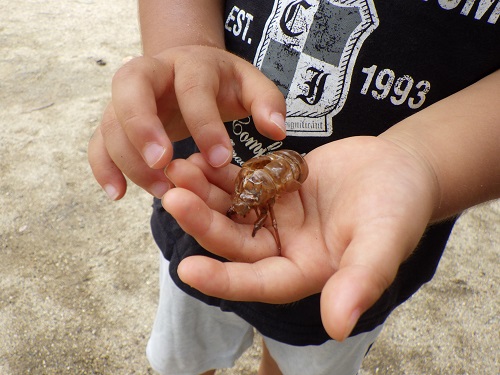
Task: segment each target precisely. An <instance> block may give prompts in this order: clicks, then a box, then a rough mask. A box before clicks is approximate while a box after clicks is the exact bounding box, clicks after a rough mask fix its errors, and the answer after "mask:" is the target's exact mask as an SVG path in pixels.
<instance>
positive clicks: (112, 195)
mask: <svg viewBox="0 0 500 375" xmlns="http://www.w3.org/2000/svg"><path fill="white" fill-rule="evenodd" d="M103 189H104V191H105V192H106V194H107V195H108V198H109V199H111V200H112V201H114V200H116V198H118V190H117V189H116V188H115V187H114V186H113V185H111V184H107V185H104V186H103Z"/></svg>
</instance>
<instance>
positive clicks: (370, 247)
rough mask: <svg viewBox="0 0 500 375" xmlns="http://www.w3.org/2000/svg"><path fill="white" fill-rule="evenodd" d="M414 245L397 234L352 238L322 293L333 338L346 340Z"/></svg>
mask: <svg viewBox="0 0 500 375" xmlns="http://www.w3.org/2000/svg"><path fill="white" fill-rule="evenodd" d="M415 246H416V245H415ZM413 248H414V246H413V245H409V244H408V243H406V244H405V245H403V244H402V243H401V242H397V241H394V238H392V239H388V241H380V239H379V241H378V242H374V241H373V238H371V239H370V238H365V239H364V240H361V241H360V240H358V241H356V240H353V241H352V242H351V244H350V245H349V246H348V248H347V249H346V251H345V253H344V255H343V257H342V260H341V263H340V267H339V270H338V271H337V272H336V273H334V274H333V275H332V276H331V277H330V279H329V280H328V281H327V282H326V284H325V286H324V288H323V291H322V294H321V318H322V322H323V326H324V327H325V329H326V331H327V332H328V334H329V335H330V336H331V337H332V338H333V339H335V340H337V341H343V340H345V339H346V338H347V337H349V335H350V333H351V331H352V330H353V328H354V326H355V325H356V323H357V321H358V319H359V317H360V316H361V314H363V313H364V312H365V311H366V310H368V309H369V308H370V307H371V306H372V305H373V304H375V302H377V300H378V299H379V298H380V296H381V295H382V293H384V291H385V290H386V289H387V288H388V287H389V285H391V283H392V282H393V280H394V278H395V277H396V274H397V272H398V269H399V266H400V264H401V263H402V262H403V261H404V259H405V258H406V257H407V256H408V255H409V254H410V252H411V251H412V250H413Z"/></svg>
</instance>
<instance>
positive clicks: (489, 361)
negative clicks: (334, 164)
mask: <svg viewBox="0 0 500 375" xmlns="http://www.w3.org/2000/svg"><path fill="white" fill-rule="evenodd" d="M0 5H1V6H0V9H1V10H2V11H1V12H0V130H1V135H0V177H1V182H0V207H1V216H0V244H1V247H0V374H6V375H9V374H13V375H18V374H150V373H153V372H152V370H151V369H150V368H149V366H148V363H147V360H146V358H145V354H144V351H145V345H146V340H147V337H148V333H149V330H150V326H151V324H152V321H153V317H154V313H155V309H156V299H157V250H156V248H155V246H154V244H153V242H152V239H151V236H150V232H149V214H150V203H151V199H150V197H149V196H148V195H147V194H146V193H144V192H142V191H140V190H139V189H138V188H134V187H131V188H130V189H129V193H128V195H127V196H126V197H125V198H124V199H123V200H122V201H121V202H118V203H112V202H109V201H108V200H107V199H106V198H105V195H104V194H103V193H102V192H101V190H100V188H99V187H98V186H97V184H96V183H95V182H94V180H93V178H92V175H91V172H90V168H89V167H88V165H87V156H86V148H87V141H88V139H89V137H90V135H91V133H92V131H93V129H94V128H95V127H96V125H97V124H98V122H99V118H100V114H101V112H102V109H103V107H104V105H105V103H106V102H107V101H108V100H109V95H110V80H111V77H112V75H113V72H114V71H115V70H116V69H117V68H118V67H119V66H120V65H121V64H122V61H123V59H124V58H126V57H127V56H130V55H136V54H139V53H140V42H139V34H138V26H137V20H136V15H135V14H136V4H135V1H133V0H114V1H97V0H75V1H56V0H19V1H7V0H0ZM499 224H500V202H499V201H497V202H492V203H490V204H487V205H484V206H482V207H479V208H475V209H473V210H471V211H469V212H468V213H466V214H465V215H464V216H463V217H462V218H461V220H460V222H459V224H458V225H457V227H456V229H455V231H454V233H453V236H452V239H451V241H450V243H449V246H448V249H447V252H446V255H445V257H444V259H443V261H442V264H441V265H440V268H439V272H438V274H437V276H436V278H435V279H434V280H433V282H431V283H430V284H428V285H427V286H425V287H424V288H423V289H422V290H421V291H420V292H419V293H418V294H417V295H416V296H415V297H414V298H412V299H411V301H409V303H407V304H406V305H405V306H403V307H401V308H399V309H398V310H397V311H396V312H395V313H394V314H393V316H392V317H391V318H390V319H389V321H388V324H387V327H386V329H385V331H384V332H383V334H382V336H381V338H380V339H379V341H378V342H377V343H376V345H375V346H374V348H373V350H372V351H371V353H370V354H369V356H368V357H367V359H366V361H365V363H364V366H363V370H362V374H363V375H367V374H498V373H499V372H500V365H499V348H500V338H499V326H500V325H499V319H498V316H499V297H498V286H499V272H498V265H499V263H500V262H499V256H500V255H499V254H500V252H499V250H500V225H499ZM259 350H260V349H259V346H258V345H255V346H254V347H253V348H252V349H251V350H250V351H249V352H248V353H247V355H246V356H245V357H244V358H243V359H242V360H241V361H240V362H239V363H238V364H237V366H236V367H235V368H233V369H231V370H223V371H221V373H224V374H255V373H256V368H257V362H258V358H259ZM312 375H314V374H312Z"/></svg>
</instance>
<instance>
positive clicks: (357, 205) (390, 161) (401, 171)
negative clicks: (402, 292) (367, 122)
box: [163, 137, 436, 340]
mask: <svg viewBox="0 0 500 375" xmlns="http://www.w3.org/2000/svg"><path fill="white" fill-rule="evenodd" d="M306 160H307V162H308V165H309V177H308V179H307V180H306V181H305V182H304V184H303V185H302V187H301V188H300V190H299V191H297V192H294V193H289V194H285V195H283V196H282V197H281V198H279V199H278V201H277V202H276V204H275V206H274V208H275V214H276V218H277V222H278V228H279V233H280V237H281V244H282V250H281V254H279V253H278V250H277V246H276V243H275V239H274V236H273V228H272V226H271V225H270V223H268V224H267V225H266V226H265V227H264V228H262V229H260V230H259V231H258V232H257V233H256V235H255V237H252V235H251V234H252V228H253V222H254V220H255V217H252V216H251V215H250V214H249V215H247V217H246V218H237V219H236V220H231V219H229V218H228V217H226V215H225V212H226V210H227V209H228V208H229V206H230V205H231V197H230V194H231V192H232V191H233V189H234V183H233V180H234V178H235V176H236V174H237V173H238V170H239V168H238V167H236V166H233V165H228V166H226V167H224V168H219V169H215V168H213V167H211V166H210V165H209V164H208V163H207V162H206V161H205V160H204V158H202V157H201V156H199V155H194V156H193V157H191V158H190V159H189V160H187V161H186V160H175V161H174V162H172V163H171V164H170V165H169V166H168V168H167V170H166V172H167V175H168V177H169V179H170V181H172V183H174V184H175V186H176V188H174V189H171V190H169V191H168V192H167V193H166V194H165V196H164V197H163V206H164V208H165V209H166V210H167V211H168V212H170V214H172V215H173V216H174V217H175V219H176V220H177V221H178V223H179V224H180V226H181V227H182V228H183V229H184V230H185V231H186V232H187V233H189V234H190V235H192V236H193V237H194V238H196V240H197V241H198V242H199V243H200V245H202V246H203V247H204V248H206V249H207V250H209V251H211V252H213V253H215V254H217V255H220V256H222V257H225V258H227V259H229V260H231V262H225V263H223V262H219V261H217V260H214V259H211V258H208V257H202V256H195V257H189V258H186V259H184V260H183V261H182V262H181V264H180V265H179V269H178V273H179V276H180V278H181V279H182V280H183V281H184V282H186V283H187V284H189V285H191V286H192V287H194V288H196V289H198V290H200V291H201V292H203V293H205V294H208V295H212V296H215V297H219V298H224V299H229V300H240V301H260V302H268V303H289V302H293V301H296V300H299V299H301V298H304V297H306V296H309V295H311V294H314V293H318V292H321V293H322V296H321V312H322V320H323V324H324V326H325V329H326V330H327V332H328V333H329V334H330V335H331V336H332V337H333V338H334V339H337V340H343V339H345V338H346V337H347V336H348V335H349V333H350V332H351V330H352V328H353V327H354V325H355V323H356V322H357V320H358V318H359V316H360V315H361V314H362V313H363V312H364V311H366V310H367V309H368V308H369V307H370V306H372V305H373V304H374V303H375V302H376V301H377V299H378V298H379V297H380V296H381V294H382V293H383V292H384V290H385V289H386V288H387V287H388V286H389V285H390V284H391V283H392V281H393V279H394V277H395V275H396V273H397V270H398V268H399V265H400V264H401V263H402V262H403V261H404V260H405V259H406V258H407V257H408V256H409V254H410V253H411V252H412V251H413V249H414V248H415V247H416V245H417V243H418V241H419V239H420V237H421V236H422V234H423V232H424V230H425V228H426V226H427V224H428V222H429V220H430V218H431V215H432V211H433V208H434V205H435V201H436V184H435V178H434V174H433V173H432V172H433V171H432V170H431V169H430V168H429V167H428V165H427V163H426V162H425V161H424V160H422V159H421V158H419V157H418V154H416V153H414V152H412V151H411V150H407V149H405V147H404V146H401V145H398V144H397V143H394V142H392V141H390V140H387V139H383V138H380V137H379V138H376V137H352V138H348V139H344V140H340V141H335V142H332V143H330V144H327V145H325V146H322V147H319V148H317V149H315V150H314V151H312V152H310V153H309V154H308V155H306Z"/></svg>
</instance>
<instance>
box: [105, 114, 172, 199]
mask: <svg viewBox="0 0 500 375" xmlns="http://www.w3.org/2000/svg"><path fill="white" fill-rule="evenodd" d="M100 134H101V136H102V137H101V138H102V140H103V142H104V148H105V150H106V152H107V154H108V157H109V158H110V159H111V160H112V161H113V164H114V165H115V167H116V168H117V169H118V170H120V171H121V173H123V174H124V175H126V176H127V177H128V178H129V179H130V180H131V181H132V182H134V183H135V184H136V185H138V186H140V187H142V188H143V189H144V190H146V191H147V192H149V193H150V194H151V195H153V196H155V197H157V198H161V197H162V196H163V194H165V192H166V191H167V190H168V189H169V188H170V187H171V184H170V182H169V181H168V179H167V177H166V176H165V174H164V173H163V171H162V170H158V169H151V168H149V167H148V166H147V165H146V163H145V162H144V160H143V159H142V157H141V156H140V155H139V153H138V152H137V150H136V149H135V148H134V147H133V146H132V144H131V143H130V142H129V139H128V138H127V135H126V134H125V133H124V131H123V128H122V127H121V126H120V124H119V122H118V121H117V119H116V117H115V114H114V111H113V106H112V105H109V106H108V108H107V109H106V110H105V111H104V115H103V119H102V123H101V126H100ZM122 178H123V175H122ZM113 186H114V185H113ZM120 186H121V185H117V186H116V187H117V188H120ZM119 191H120V192H121V190H119ZM124 193H125V191H124V190H123V194H124ZM123 194H121V195H120V197H121V196H123Z"/></svg>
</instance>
